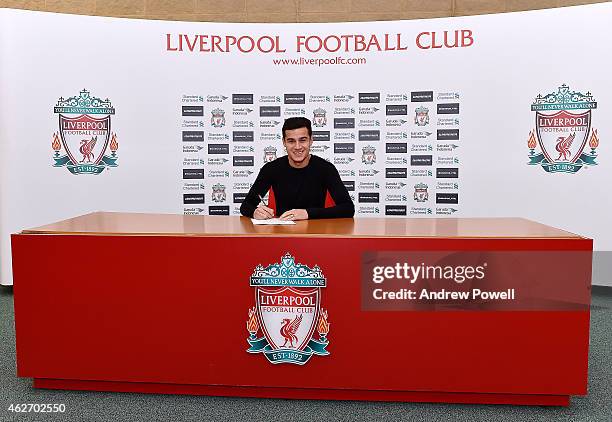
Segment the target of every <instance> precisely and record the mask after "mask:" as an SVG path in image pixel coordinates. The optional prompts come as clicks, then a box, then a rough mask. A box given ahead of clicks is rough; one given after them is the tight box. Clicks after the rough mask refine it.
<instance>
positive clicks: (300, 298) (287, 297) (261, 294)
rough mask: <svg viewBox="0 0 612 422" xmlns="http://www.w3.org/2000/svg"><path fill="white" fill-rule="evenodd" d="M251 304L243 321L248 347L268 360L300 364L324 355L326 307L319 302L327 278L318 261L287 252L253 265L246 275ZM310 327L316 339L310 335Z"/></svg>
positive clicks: (249, 350)
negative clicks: (273, 260)
mask: <svg viewBox="0 0 612 422" xmlns="http://www.w3.org/2000/svg"><path fill="white" fill-rule="evenodd" d="M250 281H251V282H250V285H251V287H254V288H255V300H256V304H255V307H253V308H251V309H249V319H248V320H247V322H246V327H247V331H248V332H249V334H250V335H249V337H248V338H247V341H248V343H249V346H250V347H249V348H248V349H247V352H249V353H263V354H264V356H265V357H266V358H267V359H268V361H270V362H271V363H274V364H278V363H293V364H297V365H304V364H305V363H306V362H308V360H309V359H310V358H311V357H312V355H317V356H327V355H329V352H328V351H327V350H325V348H326V347H327V345H328V344H329V341H328V340H327V334H328V333H329V326H330V324H329V322H328V321H327V311H326V310H325V309H322V308H321V306H320V302H321V294H322V289H323V288H325V287H326V286H327V280H326V279H325V277H324V276H323V273H322V272H321V269H320V268H319V267H318V266H316V265H315V266H314V267H313V268H309V267H308V266H306V265H302V264H296V262H295V259H294V257H293V256H291V255H290V254H289V253H286V254H285V256H283V257H282V259H281V262H280V263H275V264H271V265H268V266H267V267H265V268H264V267H263V266H261V265H258V266H257V268H255V271H254V272H253V274H252V275H251V280H250ZM315 331H316V332H317V333H318V339H315V338H314V336H315Z"/></svg>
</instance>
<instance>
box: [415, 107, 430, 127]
mask: <svg viewBox="0 0 612 422" xmlns="http://www.w3.org/2000/svg"><path fill="white" fill-rule="evenodd" d="M414 124H415V125H417V126H427V125H428V124H429V109H428V108H427V107H418V108H417V109H416V110H415V111H414Z"/></svg>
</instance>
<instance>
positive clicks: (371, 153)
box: [361, 145, 376, 164]
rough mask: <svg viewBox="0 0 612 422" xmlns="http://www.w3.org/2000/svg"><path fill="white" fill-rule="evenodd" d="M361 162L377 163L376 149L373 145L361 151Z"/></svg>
mask: <svg viewBox="0 0 612 422" xmlns="http://www.w3.org/2000/svg"><path fill="white" fill-rule="evenodd" d="M361 152H362V154H361V162H362V163H363V164H374V163H375V162H376V147H373V146H371V145H368V146H365V147H363V148H362V149H361Z"/></svg>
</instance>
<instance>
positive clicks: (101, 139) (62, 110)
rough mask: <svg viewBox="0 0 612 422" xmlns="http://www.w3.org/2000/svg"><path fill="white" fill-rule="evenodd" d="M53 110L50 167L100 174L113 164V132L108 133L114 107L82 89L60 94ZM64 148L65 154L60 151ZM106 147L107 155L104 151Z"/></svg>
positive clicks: (72, 171)
mask: <svg viewBox="0 0 612 422" xmlns="http://www.w3.org/2000/svg"><path fill="white" fill-rule="evenodd" d="M53 112H54V113H55V114H58V115H59V134H58V133H57V132H56V133H54V134H53V141H52V142H51V147H52V148H53V150H54V151H55V154H54V156H53V160H54V161H55V163H54V164H53V167H66V168H67V169H68V171H70V173H72V174H100V173H102V171H104V169H105V168H107V167H117V163H116V161H117V149H118V148H119V143H118V142H117V135H116V134H115V133H112V134H111V116H112V115H113V114H115V108H114V107H113V106H112V104H111V102H110V101H109V100H108V98H107V99H106V100H101V99H100V98H97V97H92V96H90V93H89V91H87V90H85V89H84V90H82V91H81V92H80V93H79V96H78V97H70V98H68V99H64V98H63V97H61V98H60V99H59V100H58V101H57V105H56V106H55V107H54V108H53ZM62 147H63V149H64V152H65V154H64V155H60V151H61V150H62ZM108 150H110V155H107V152H108Z"/></svg>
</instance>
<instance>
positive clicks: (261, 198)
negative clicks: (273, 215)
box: [257, 195, 268, 207]
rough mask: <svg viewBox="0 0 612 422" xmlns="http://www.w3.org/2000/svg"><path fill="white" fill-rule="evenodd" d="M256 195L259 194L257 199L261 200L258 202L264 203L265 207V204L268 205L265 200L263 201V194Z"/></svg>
mask: <svg viewBox="0 0 612 422" xmlns="http://www.w3.org/2000/svg"><path fill="white" fill-rule="evenodd" d="M257 196H259V199H260V201H261V203H260V204H264V206H266V207H267V206H268V204H266V202H265V201H264V199H263V196H261V195H257Z"/></svg>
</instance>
